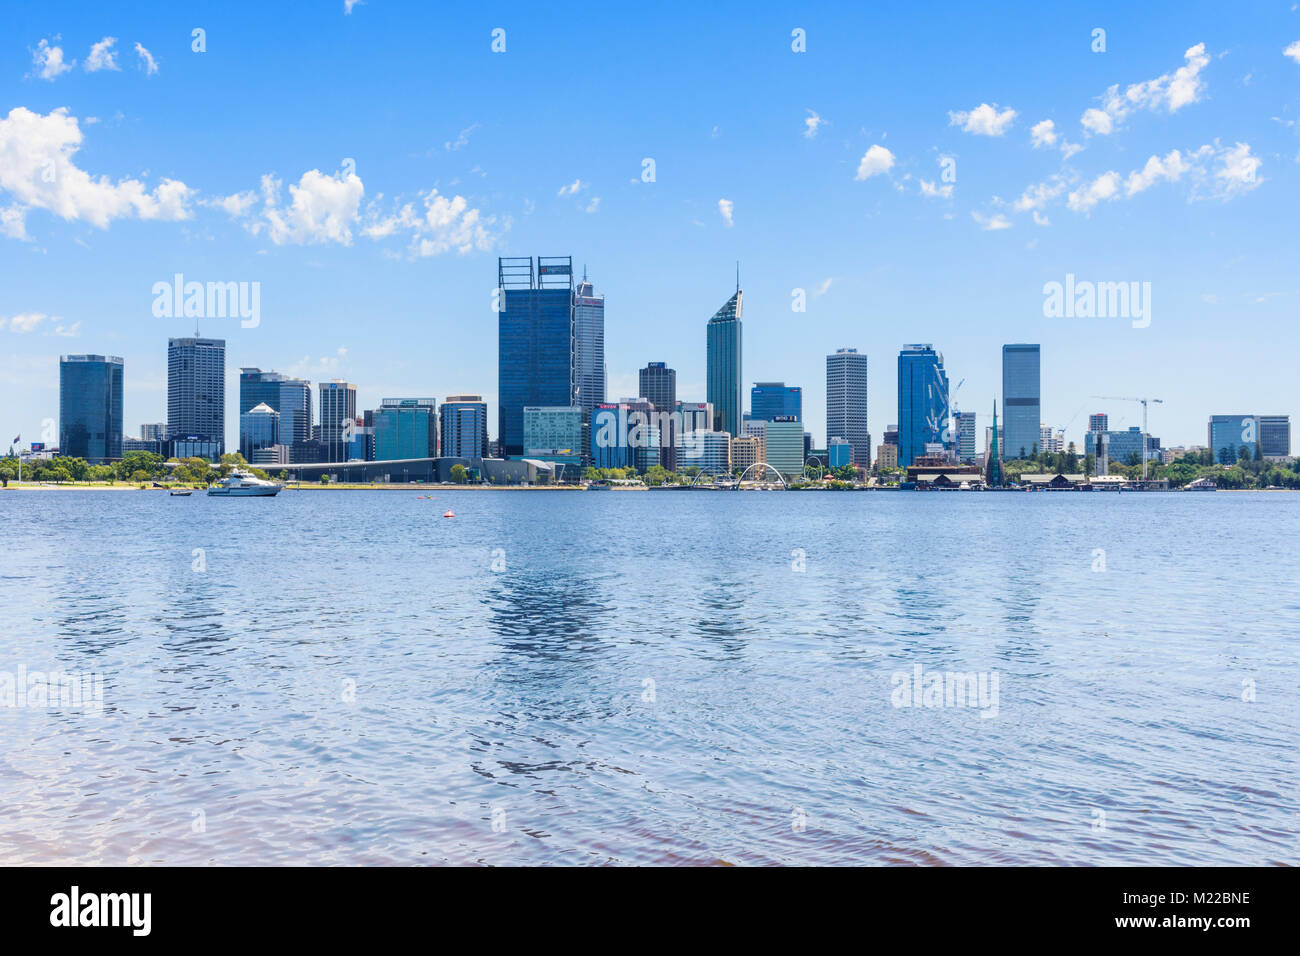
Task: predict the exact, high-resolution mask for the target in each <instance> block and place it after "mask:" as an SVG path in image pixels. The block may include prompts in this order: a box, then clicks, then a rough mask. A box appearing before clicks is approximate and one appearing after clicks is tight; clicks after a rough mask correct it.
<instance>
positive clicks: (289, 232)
mask: <svg viewBox="0 0 1300 956" xmlns="http://www.w3.org/2000/svg"><path fill="white" fill-rule="evenodd" d="M364 193H365V187H364V186H363V185H362V183H361V179H360V177H359V176H357V174H356V173H349V174H348V175H347V176H342V175H339V176H327V175H325V174H324V173H322V172H321V171H320V170H319V169H309V170H307V172H305V173H303V174H302V177H301V178H300V179H299V180H298V182H297V184H296V185H293V184H291V185H290V186H289V196H290V201H289V205H288V206H287V207H284V206H281V205H280V181H279V180H277V179H275V178H274V177H272V176H270V175H266V176H263V177H262V195H263V200H264V203H263V207H262V217H263V218H264V219H265V220H266V226H267V236H268V237H269V238H270V240H271V241H272V242H274V243H275V244H276V245H277V246H279V245H284V244H286V243H289V244H293V245H307V244H313V243H321V242H337V243H341V244H342V245H345V246H347V245H351V244H352V225H353V224H354V223H355V222H356V221H357V210H358V209H359V208H360V205H361V197H362V196H363V195H364Z"/></svg>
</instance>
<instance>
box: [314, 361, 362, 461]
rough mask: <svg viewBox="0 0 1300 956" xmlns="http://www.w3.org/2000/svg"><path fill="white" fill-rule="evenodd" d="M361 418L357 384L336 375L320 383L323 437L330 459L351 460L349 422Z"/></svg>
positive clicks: (354, 421)
mask: <svg viewBox="0 0 1300 956" xmlns="http://www.w3.org/2000/svg"><path fill="white" fill-rule="evenodd" d="M349 419H350V420H351V421H352V423H353V426H355V424H356V419H357V387H356V386H355V385H353V384H352V383H351V382H345V381H343V380H342V379H341V378H336V379H335V380H334V381H332V382H321V383H320V440H321V441H322V442H324V444H325V455H326V459H325V460H326V461H329V462H335V461H347V460H348V439H349V438H350V437H351V436H350V435H349V434H348V433H349V432H350V431H351V429H350V428H348V426H347V425H346V424H345V423H346V422H347V421H348V420H349Z"/></svg>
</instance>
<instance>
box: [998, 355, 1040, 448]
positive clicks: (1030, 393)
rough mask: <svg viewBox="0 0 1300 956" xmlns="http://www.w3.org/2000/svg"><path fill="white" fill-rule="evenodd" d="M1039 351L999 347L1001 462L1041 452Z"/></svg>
mask: <svg viewBox="0 0 1300 956" xmlns="http://www.w3.org/2000/svg"><path fill="white" fill-rule="evenodd" d="M1041 357H1042V356H1041V349H1040V348H1039V346H1037V345H1023V344H1022V345H1004V346H1002V407H1003V422H1002V441H1003V454H1002V458H1003V459H1004V460H1010V459H1013V458H1027V457H1029V456H1030V455H1032V454H1034V452H1035V451H1041V450H1042V447H1041V445H1040V444H1039V439H1040V435H1039V432H1038V428H1039V425H1040V424H1041V423H1042V420H1043V407H1042V369H1041Z"/></svg>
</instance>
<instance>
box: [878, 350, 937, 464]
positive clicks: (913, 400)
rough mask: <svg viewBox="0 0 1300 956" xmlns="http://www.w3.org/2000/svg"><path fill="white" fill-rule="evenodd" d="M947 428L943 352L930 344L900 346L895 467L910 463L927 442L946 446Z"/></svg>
mask: <svg viewBox="0 0 1300 956" xmlns="http://www.w3.org/2000/svg"><path fill="white" fill-rule="evenodd" d="M948 429H949V425H948V373H947V372H946V371H945V370H944V367H943V355H942V354H940V353H939V352H936V351H935V350H934V347H933V346H931V345H906V346H904V347H903V349H902V351H901V352H899V354H898V466H899V467H900V468H906V467H907V466H909V465H911V464H912V462H913V461H914V460H915V459H916V458H918V457H919V456H921V455H923V454H925V453H926V446H927V445H932V444H939V445H943V446H950V444H951V436H950V435H949V433H948ZM888 437H889V436H888V432H886V440H888Z"/></svg>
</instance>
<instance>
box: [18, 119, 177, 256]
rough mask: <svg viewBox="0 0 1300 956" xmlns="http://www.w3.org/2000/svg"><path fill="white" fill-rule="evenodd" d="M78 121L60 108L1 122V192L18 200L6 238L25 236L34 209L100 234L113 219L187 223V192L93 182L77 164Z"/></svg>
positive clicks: (167, 184)
mask: <svg viewBox="0 0 1300 956" xmlns="http://www.w3.org/2000/svg"><path fill="white" fill-rule="evenodd" d="M81 141H82V132H81V129H80V127H79V126H78V125H77V118H76V117H75V116H69V115H68V111H67V109H66V108H62V107H61V108H59V109H56V110H54V111H52V112H51V113H49V114H48V115H46V116H42V115H40V114H39V113H33V112H32V111H31V110H28V109H26V108H25V107H21V106H19V107H15V108H14V109H13V110H11V111H10V112H9V115H8V116H7V117H5V118H3V119H0V191H3V192H6V193H8V194H9V196H10V197H11V198H12V199H13V205H11V206H10V207H9V208H8V209H7V210H5V211H4V212H3V213H0V225H2V226H3V230H4V232H5V234H6V235H9V236H17V237H19V238H21V237H22V235H25V225H24V219H25V216H26V212H27V210H29V209H46V210H48V211H50V212H52V213H54V214H55V215H57V216H60V217H62V218H63V219H65V220H69V221H71V220H84V221H86V222H89V223H91V224H93V225H95V226H98V227H99V228H100V229H106V228H108V224H109V223H110V222H112V221H113V220H114V219H127V218H132V217H135V218H139V219H170V220H175V219H188V218H189V217H190V210H189V208H188V203H189V201H190V198H191V196H192V194H193V190H191V189H190V188H189V187H188V186H186V185H185V184H184V183H182V182H178V181H176V180H173V179H164V180H162V182H161V183H160V184H159V185H158V186H157V187H155V188H154V189H153V191H152V192H150V191H149V190H147V189H146V188H145V186H144V184H143V183H141V182H140V181H138V180H135V179H122V180H119V181H118V182H116V183H114V182H112V181H111V180H109V178H108V177H107V176H100V177H99V178H98V179H94V178H92V177H91V176H90V174H89V173H87V172H85V171H84V170H81V169H78V168H77V166H76V164H75V163H74V162H73V158H74V156H75V154H76V152H77V150H79V149H80V148H81ZM15 209H17V210H18V211H17V212H15V211H14V210H15Z"/></svg>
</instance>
